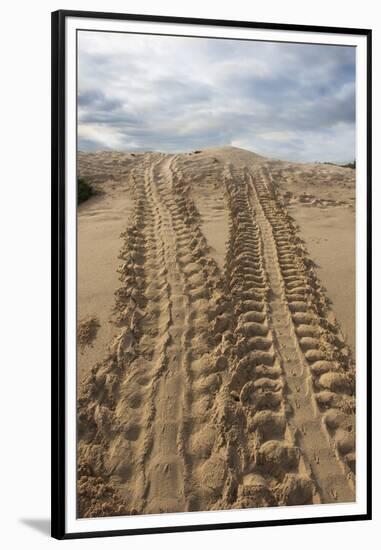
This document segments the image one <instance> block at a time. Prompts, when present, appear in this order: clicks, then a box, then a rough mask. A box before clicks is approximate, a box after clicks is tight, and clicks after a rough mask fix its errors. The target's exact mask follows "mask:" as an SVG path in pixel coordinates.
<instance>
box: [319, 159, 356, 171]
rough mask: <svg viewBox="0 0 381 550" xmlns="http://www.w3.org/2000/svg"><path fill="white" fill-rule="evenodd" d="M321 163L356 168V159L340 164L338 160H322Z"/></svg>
mask: <svg viewBox="0 0 381 550" xmlns="http://www.w3.org/2000/svg"><path fill="white" fill-rule="evenodd" d="M321 164H330V165H331V166H340V167H341V168H352V169H353V170H356V161H355V160H353V161H352V162H347V163H346V164H338V163H337V162H322V163H321Z"/></svg>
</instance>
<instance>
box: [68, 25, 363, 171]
mask: <svg viewBox="0 0 381 550" xmlns="http://www.w3.org/2000/svg"><path fill="white" fill-rule="evenodd" d="M78 44H79V53H78V59H79V61H78V95H79V97H78V119H79V120H78V124H79V126H78V137H79V149H80V150H83V151H94V150H100V149H116V150H128V151H150V150H157V151H163V152H180V151H189V150H191V149H196V148H197V149H202V148H206V147H216V146H222V145H234V146H236V147H242V148H245V149H249V150H251V151H255V152H257V153H259V154H262V155H265V156H269V157H273V158H279V159H285V160H294V161H348V160H351V159H354V158H355V49H354V48H351V47H340V46H314V45H305V44H280V43H274V42H254V41H241V40H239V41H238V40H218V39H205V38H176V37H168V36H147V35H134V34H119V33H102V32H85V31H81V32H80V33H79V40H78Z"/></svg>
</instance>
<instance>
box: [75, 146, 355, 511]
mask: <svg viewBox="0 0 381 550" xmlns="http://www.w3.org/2000/svg"><path fill="white" fill-rule="evenodd" d="M79 171H80V174H81V175H82V176H84V177H86V178H87V179H88V180H89V181H90V182H92V183H93V184H95V186H96V187H97V189H98V191H99V192H100V194H99V195H98V196H97V197H96V198H94V199H91V200H90V201H88V203H85V204H83V205H82V206H81V207H80V208H79V213H78V243H79V262H78V319H79V321H81V320H83V319H88V318H89V316H90V317H91V316H96V317H97V319H99V323H100V327H99V329H98V331H97V334H96V336H94V334H93V333H92V334H93V336H92V338H91V345H92V347H91V346H85V348H84V351H83V353H81V354H79V369H80V372H79V378H78V379H79V388H78V389H79V401H78V429H79V441H78V457H79V462H78V476H79V481H78V504H79V515H80V516H81V517H96V516H109V515H121V514H133V513H139V514H142V513H159V512H179V511H196V510H213V509H227V508H245V507H262V506H280V505H296V504H298V505H301V504H313V503H331V502H348V501H353V500H354V495H355V493H354V483H355V474H354V467H355V448H354V436H355V434H354V390H355V383H354V372H355V370H354V361H353V358H352V352H351V349H350V345H351V346H352V347H353V344H354V305H353V304H354V244H353V243H354V210H353V207H354V201H353V197H354V189H355V186H354V172H353V171H352V170H350V169H344V168H338V167H334V166H322V165H302V164H292V163H284V162H280V161H271V160H269V159H266V158H264V157H260V156H258V155H255V154H254V153H250V152H248V151H243V150H240V149H237V148H232V147H225V148H219V149H209V150H206V151H202V152H200V153H191V154H181V155H163V154H160V153H147V154H140V155H130V154H123V153H106V152H103V153H96V154H83V153H82V154H80V156H79ZM122 232H123V233H122ZM121 233H122V235H121V236H120V234H121ZM302 239H303V240H302ZM303 241H304V242H303ZM338 249H340V250H338ZM324 288H325V289H326V290H324ZM330 300H331V301H332V303H331V302H330ZM109 321H112V323H110V322H109ZM338 321H340V322H341V326H340V325H339V323H338ZM79 328H83V327H82V325H80V327H79ZM85 328H86V326H85ZM85 332H86V331H85ZM343 333H344V334H346V335H347V336H348V339H347V341H345V338H344V337H343ZM348 344H349V345H348Z"/></svg>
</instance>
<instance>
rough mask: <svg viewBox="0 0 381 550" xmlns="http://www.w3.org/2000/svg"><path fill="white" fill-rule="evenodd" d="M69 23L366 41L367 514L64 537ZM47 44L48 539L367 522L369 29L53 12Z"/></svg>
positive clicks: (369, 503) (369, 499)
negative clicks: (195, 27)
mask: <svg viewBox="0 0 381 550" xmlns="http://www.w3.org/2000/svg"><path fill="white" fill-rule="evenodd" d="M69 17H76V18H81V17H86V18H94V19H95V18H97V19H103V20H107V19H113V20H115V19H117V20H128V21H137V22H157V23H184V24H196V25H208V26H210V25H211V26H216V27H241V28H250V29H271V30H282V31H308V32H313V33H337V34H344V35H345V34H351V35H363V36H365V37H366V41H367V92H366V93H367V222H366V223H367V386H368V387H367V428H366V433H367V458H366V464H367V474H366V479H367V482H366V484H367V511H366V513H364V514H359V515H350V516H340V515H337V516H330V517H319V518H316V517H310V518H308V517H307V518H303V519H286V520H281V519H279V520H270V521H256V522H235V523H219V524H210V525H197V524H195V525H185V526H176V527H173V526H168V527H154V528H141V529H123V530H104V531H94V532H78V533H72V532H67V531H66V527H65V517H66V513H65V453H66V441H65V323H66V320H65V250H66V242H65V156H66V152H65V23H66V20H67V18H69ZM51 21H52V42H51V69H52V82H51V84H52V86H51V97H52V107H51V109H52V110H51V119H52V126H51V132H52V133H51V138H52V140H51V143H52V145H51V160H52V162H51V167H52V168H51V179H52V188H51V190H52V195H51V197H52V200H51V208H52V218H51V237H52V240H51V243H52V244H51V253H52V286H51V298H52V312H51V327H52V330H51V335H52V336H51V338H52V356H51V361H52V385H51V391H52V401H51V403H52V406H51V418H52V423H51V426H52V428H51V436H52V447H51V460H52V476H51V520H52V521H51V533H52V536H53V537H54V538H56V539H75V538H78V539H79V538H88V537H105V536H121V535H137V534H149V533H170V532H179V531H184V532H192V531H205V530H211V529H237V528H249V527H264V526H279V525H296V524H314V523H333V522H342V521H359V520H369V519H371V517H372V473H371V468H372V463H371V460H372V459H371V456H372V452H371V451H372V440H371V437H372V436H371V431H372V422H371V407H372V403H371V391H372V372H371V361H372V357H371V322H372V321H371V306H372V291H371V284H372V281H371V268H372V249H371V229H372V227H371V223H372V221H371V180H372V31H371V30H369V29H358V28H342V27H329V26H309V25H290V24H279V23H259V22H249V21H229V20H220V19H197V18H180V17H163V16H155V15H132V14H125V13H107V12H83V11H70V10H59V11H55V12H53V13H52V20H51Z"/></svg>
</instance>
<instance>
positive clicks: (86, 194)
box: [77, 178, 94, 204]
mask: <svg viewBox="0 0 381 550" xmlns="http://www.w3.org/2000/svg"><path fill="white" fill-rule="evenodd" d="M92 195H94V189H93V187H92V185H90V184H89V183H88V182H87V181H86V180H84V179H83V178H78V180H77V200H78V204H81V203H82V202H85V201H87V199H89V198H90V197H91V196H92Z"/></svg>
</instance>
